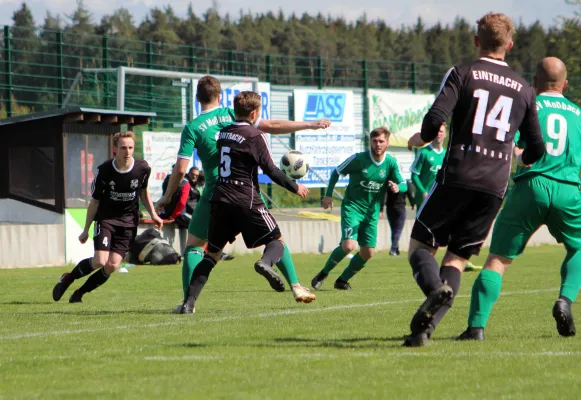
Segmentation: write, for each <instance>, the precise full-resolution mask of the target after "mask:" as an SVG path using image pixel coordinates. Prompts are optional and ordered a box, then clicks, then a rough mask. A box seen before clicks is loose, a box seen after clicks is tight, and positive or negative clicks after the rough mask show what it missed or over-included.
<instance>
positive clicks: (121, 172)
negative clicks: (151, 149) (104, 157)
mask: <svg viewBox="0 0 581 400" xmlns="http://www.w3.org/2000/svg"><path fill="white" fill-rule="evenodd" d="M111 164H113V169H114V170H115V171H117V172H119V173H120V174H127V173H129V172H131V170H132V169H133V166H134V165H135V158H133V157H131V167H129V169H128V170H127V171H121V170H120V169H119V168H117V166H116V165H115V159H113V160H111Z"/></svg>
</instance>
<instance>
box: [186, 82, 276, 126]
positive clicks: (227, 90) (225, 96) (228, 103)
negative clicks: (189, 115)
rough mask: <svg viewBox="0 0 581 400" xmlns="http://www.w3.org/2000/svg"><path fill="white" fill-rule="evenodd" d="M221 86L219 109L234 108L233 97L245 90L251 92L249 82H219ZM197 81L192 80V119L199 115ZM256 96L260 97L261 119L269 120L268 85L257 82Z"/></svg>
mask: <svg viewBox="0 0 581 400" xmlns="http://www.w3.org/2000/svg"><path fill="white" fill-rule="evenodd" d="M220 86H222V91H221V93H220V94H221V96H220V107H230V108H234V97H236V95H237V94H238V93H240V92H243V91H245V90H252V83H251V82H220ZM197 87H198V81H197V80H192V97H193V100H194V103H193V104H194V107H193V117H194V118H195V117H197V116H198V115H200V112H201V108H200V103H198V101H197V100H196V93H197V92H196V89H197ZM258 94H259V95H260V97H262V114H261V115H260V117H261V118H262V119H270V83H267V82H258Z"/></svg>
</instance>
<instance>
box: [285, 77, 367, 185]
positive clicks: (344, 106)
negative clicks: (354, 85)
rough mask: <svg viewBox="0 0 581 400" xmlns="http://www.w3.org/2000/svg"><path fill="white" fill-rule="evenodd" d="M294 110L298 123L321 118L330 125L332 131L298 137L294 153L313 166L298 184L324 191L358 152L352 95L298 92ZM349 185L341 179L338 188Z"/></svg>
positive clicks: (306, 133)
mask: <svg viewBox="0 0 581 400" xmlns="http://www.w3.org/2000/svg"><path fill="white" fill-rule="evenodd" d="M294 109H295V121H316V120H318V119H321V118H327V119H329V120H330V121H331V127H329V128H328V129H326V130H317V131H311V130H307V131H301V132H296V133H295V149H296V150H298V151H300V152H302V153H303V154H305V155H306V156H307V157H308V159H309V162H310V166H311V171H309V173H308V174H307V175H306V176H305V177H304V178H302V179H299V180H298V182H299V183H302V184H304V185H306V186H307V187H325V186H327V183H326V182H328V181H329V178H330V176H331V173H332V172H333V170H334V169H335V167H337V165H339V164H340V163H341V162H343V161H344V160H345V159H347V158H348V157H349V156H351V155H352V154H353V153H355V152H356V151H357V150H358V147H357V144H356V141H355V124H354V120H353V114H354V105H353V92H352V91H348V90H304V89H296V90H294ZM317 175H318V176H317ZM319 177H320V178H319ZM348 182H349V178H348V177H341V178H339V182H338V183H337V186H346V185H347V183H348Z"/></svg>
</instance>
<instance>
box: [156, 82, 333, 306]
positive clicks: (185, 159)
mask: <svg viewBox="0 0 581 400" xmlns="http://www.w3.org/2000/svg"><path fill="white" fill-rule="evenodd" d="M220 92H221V86H220V82H219V81H218V80H217V79H216V78H214V77H212V76H205V77H203V78H201V79H200V80H199V81H198V86H197V94H196V96H197V99H198V101H199V102H200V105H201V109H202V112H201V114H200V115H199V116H198V117H197V118H195V119H194V120H193V121H191V122H190V123H188V124H187V125H186V126H185V127H184V129H183V131H182V136H181V142H180V148H179V150H178V159H177V161H176V165H175V167H174V170H173V172H172V175H171V178H170V181H169V184H168V187H167V189H166V192H165V195H164V197H162V198H161V199H160V200H159V201H158V202H157V208H158V209H163V207H164V206H165V205H166V204H168V203H169V201H170V199H171V196H172V195H173V193H174V192H175V190H176V189H177V188H178V186H179V183H180V182H181V180H182V179H183V177H184V175H185V173H186V171H187V167H188V164H189V162H190V159H191V158H192V155H193V154H194V148H195V149H197V150H198V157H199V158H200V160H201V161H202V169H203V171H204V173H205V179H206V184H205V186H204V191H203V193H202V195H201V197H200V200H199V202H198V204H197V206H196V209H195V210H194V214H193V215H192V220H191V221H190V225H189V228H188V239H187V242H186V249H185V251H184V261H183V267H182V286H183V291H184V300H185V299H186V298H187V295H188V292H187V291H188V287H189V284H190V280H191V277H192V273H193V272H194V268H195V267H196V265H197V264H198V263H199V262H200V261H201V260H202V258H203V257H204V250H205V247H206V245H207V244H208V242H207V239H208V223H209V219H210V198H211V197H212V194H213V193H214V186H215V184H216V181H217V179H218V167H219V163H220V155H219V154H218V150H217V147H216V137H217V136H218V133H219V132H220V130H222V129H223V128H225V127H227V126H229V125H231V124H232V123H233V122H234V121H235V115H234V110H233V109H231V108H220ZM330 125H331V123H330V122H329V120H326V119H322V120H318V121H314V122H295V121H274V120H271V121H267V120H263V119H259V120H258V122H257V124H256V127H257V128H259V129H260V130H262V131H263V132H268V133H271V134H286V133H292V132H296V131H300V130H305V129H325V128H328V127H329V126H330ZM284 247H285V248H284V253H283V256H282V259H281V260H280V262H279V263H277V266H278V267H279V269H280V271H281V272H282V274H283V275H284V277H285V279H286V280H287V281H288V282H289V285H292V284H295V283H298V278H297V276H296V272H295V268H294V264H293V261H292V258H291V255H290V251H289V250H288V248H287V246H286V245H285V246H284ZM257 272H259V273H260V274H262V275H263V276H265V277H267V279H268V280H269V282H278V283H279V284H277V285H274V284H271V286H272V287H273V289H275V290H277V291H284V284H283V282H282V280H281V279H280V278H278V279H272V278H273V274H274V275H276V272H274V270H269V271H266V270H261V271H257ZM276 277H278V275H276ZM179 308H181V304H180V306H179V307H178V308H176V309H175V310H174V311H175V312H177V311H179Z"/></svg>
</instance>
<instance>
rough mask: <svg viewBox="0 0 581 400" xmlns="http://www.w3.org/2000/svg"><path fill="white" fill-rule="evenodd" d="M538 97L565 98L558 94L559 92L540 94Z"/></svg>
mask: <svg viewBox="0 0 581 400" xmlns="http://www.w3.org/2000/svg"><path fill="white" fill-rule="evenodd" d="M537 96H548V97H559V98H563V99H564V98H565V96H563V95H562V94H561V93H557V92H543V93H539V94H538V95H537Z"/></svg>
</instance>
